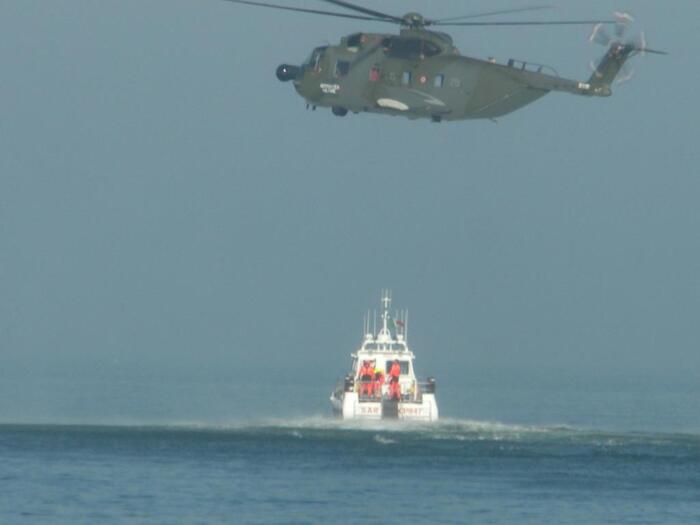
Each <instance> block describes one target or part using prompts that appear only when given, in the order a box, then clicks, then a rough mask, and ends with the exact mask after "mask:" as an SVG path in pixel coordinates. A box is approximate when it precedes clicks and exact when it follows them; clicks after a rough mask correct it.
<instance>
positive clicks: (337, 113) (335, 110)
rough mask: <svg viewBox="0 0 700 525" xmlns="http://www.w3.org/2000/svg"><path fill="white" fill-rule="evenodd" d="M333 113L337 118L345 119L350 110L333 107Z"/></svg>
mask: <svg viewBox="0 0 700 525" xmlns="http://www.w3.org/2000/svg"><path fill="white" fill-rule="evenodd" d="M331 111H332V112H333V114H334V115H335V116H336V117H344V116H345V115H347V114H348V110H347V109H345V108H341V107H340V106H333V107H332V108H331Z"/></svg>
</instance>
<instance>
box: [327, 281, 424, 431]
mask: <svg viewBox="0 0 700 525" xmlns="http://www.w3.org/2000/svg"><path fill="white" fill-rule="evenodd" d="M381 306H382V313H381V318H380V319H381V328H380V329H379V331H377V330H376V315H374V316H372V318H373V321H374V322H373V325H374V328H373V329H370V316H369V314H368V315H367V316H366V317H365V323H364V330H363V332H364V338H363V341H362V345H361V346H360V348H359V349H358V350H357V351H356V352H354V353H352V354H350V356H351V357H352V369H351V372H350V373H349V374H348V375H347V376H345V379H344V380H343V381H340V382H339V383H338V384H337V385H336V388H335V390H334V391H333V393H332V394H331V398H330V399H331V405H332V407H333V412H334V414H335V415H336V416H338V417H340V418H342V419H359V420H380V419H400V420H405V421H437V419H438V407H437V402H436V400H435V379H433V378H432V377H429V378H428V379H427V380H426V381H419V380H418V379H417V378H416V375H415V372H414V369H413V362H414V360H415V355H414V354H413V352H412V351H411V350H410V348H409V347H408V343H407V337H408V312H407V311H398V312H395V313H394V315H392V314H391V313H390V307H391V292H389V291H388V290H387V291H383V292H382V294H381Z"/></svg>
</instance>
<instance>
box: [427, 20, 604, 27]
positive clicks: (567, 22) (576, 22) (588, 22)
mask: <svg viewBox="0 0 700 525" xmlns="http://www.w3.org/2000/svg"><path fill="white" fill-rule="evenodd" d="M614 23H615V21H614V20H560V21H558V22H450V23H447V24H439V23H436V24H434V25H436V26H574V25H591V24H614Z"/></svg>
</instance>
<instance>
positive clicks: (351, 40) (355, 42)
mask: <svg viewBox="0 0 700 525" xmlns="http://www.w3.org/2000/svg"><path fill="white" fill-rule="evenodd" d="M361 44H362V33H355V34H354V35H350V36H349V37H348V39H347V45H348V47H360V45H361Z"/></svg>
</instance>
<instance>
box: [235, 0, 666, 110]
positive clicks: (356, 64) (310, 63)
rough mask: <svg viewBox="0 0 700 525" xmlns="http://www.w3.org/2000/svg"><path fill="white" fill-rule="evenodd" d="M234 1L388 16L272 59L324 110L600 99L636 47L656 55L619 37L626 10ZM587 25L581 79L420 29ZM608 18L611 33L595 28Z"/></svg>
mask: <svg viewBox="0 0 700 525" xmlns="http://www.w3.org/2000/svg"><path fill="white" fill-rule="evenodd" d="M227 1H229V2H233V3H237V4H245V5H249V6H256V7H267V8H271V9H282V10H285V11H294V12H301V13H309V14H315V15H323V16H332V17H340V18H349V19H354V20H363V21H372V22H383V23H390V24H394V25H398V26H399V28H400V29H399V33H398V34H386V33H369V32H358V33H352V34H350V35H347V36H344V37H342V38H341V39H340V43H339V44H338V45H324V46H320V47H317V48H315V49H314V50H313V51H312V52H311V54H310V56H309V58H308V59H307V60H306V61H305V62H304V63H303V64H301V65H292V64H282V65H280V66H279V67H278V68H277V71H276V76H277V78H278V79H279V80H280V81H282V82H292V84H293V85H294V88H295V89H296V91H297V93H298V94H299V95H301V97H302V98H304V99H305V100H306V103H307V108H308V107H311V108H312V109H314V110H315V109H316V108H317V107H329V108H330V109H331V111H332V112H333V114H334V115H336V116H338V117H344V116H346V115H347V114H348V113H350V112H352V113H355V114H357V113H362V112H367V113H379V114H384V115H393V116H397V115H400V116H404V117H408V118H409V119H430V120H432V121H433V122H442V121H456V120H467V119H490V120H492V121H495V120H496V119H497V118H499V117H502V116H504V115H507V114H508V113H511V112H513V111H516V110H518V109H520V108H522V107H524V106H526V105H528V104H530V103H532V102H534V101H535V100H537V99H539V98H541V97H543V96H544V95H546V94H547V93H550V92H552V91H560V92H565V93H570V94H574V95H581V96H587V97H608V96H610V95H612V85H613V82H614V81H615V79H616V77H617V76H618V73H619V72H620V71H621V70H622V69H623V66H625V63H626V61H627V60H628V59H629V58H631V57H632V56H634V55H637V54H644V53H656V54H666V53H665V52H663V51H658V50H653V49H648V48H647V47H646V41H645V39H644V38H643V36H642V38H641V39H638V40H636V41H623V39H622V37H623V35H624V33H625V29H626V26H627V25H628V24H629V23H630V22H631V21H632V20H633V18H632V16H631V15H630V14H628V13H615V14H614V20H577V21H570V20H569V21H521V22H501V21H481V20H479V21H474V20H473V19H474V18H481V17H490V16H494V15H502V14H507V13H515V12H524V11H535V10H541V9H549V8H551V6H531V7H521V8H514V9H502V10H494V11H490V12H483V13H476V14H472V15H466V16H457V17H450V18H442V19H436V20H433V19H429V18H425V17H424V16H422V15H421V14H419V13H414V12H411V13H408V14H405V15H403V16H394V15H391V14H387V13H383V12H380V11H376V10H374V9H368V8H365V7H362V6H360V5H357V4H354V3H350V2H346V1H341V0H319V1H321V2H324V3H325V4H332V5H333V6H335V7H336V8H343V9H345V10H347V11H351V13H349V12H347V13H346V12H337V11H326V10H321V9H306V8H301V7H291V6H284V5H278V4H271V3H267V2H258V1H251V0H227ZM581 24H585V25H593V26H594V29H593V33H592V35H591V41H595V42H598V43H602V44H604V45H606V46H607V47H608V49H607V52H606V53H605V55H604V56H603V58H602V59H601V60H600V62H599V63H598V65H597V66H594V67H593V72H592V74H591V76H590V78H589V79H587V80H585V81H578V80H570V79H566V78H562V77H560V76H559V74H558V73H557V72H556V70H554V69H553V68H551V67H549V66H545V65H542V64H535V63H530V62H525V61H521V60H514V59H510V60H508V62H507V63H505V64H499V63H497V62H496V61H495V59H492V58H489V59H487V60H482V59H478V58H473V57H468V56H463V55H461V54H460V53H459V50H458V49H457V48H456V47H455V45H454V42H453V40H452V37H451V36H450V35H448V34H447V33H444V32H441V31H436V30H433V29H428V28H441V27H446V26H452V27H456V26H462V27H464V26H542V25H581ZM608 24H612V25H614V35H615V36H614V37H612V36H609V34H608V33H607V31H606V29H605V27H606V26H607V25H608Z"/></svg>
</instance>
